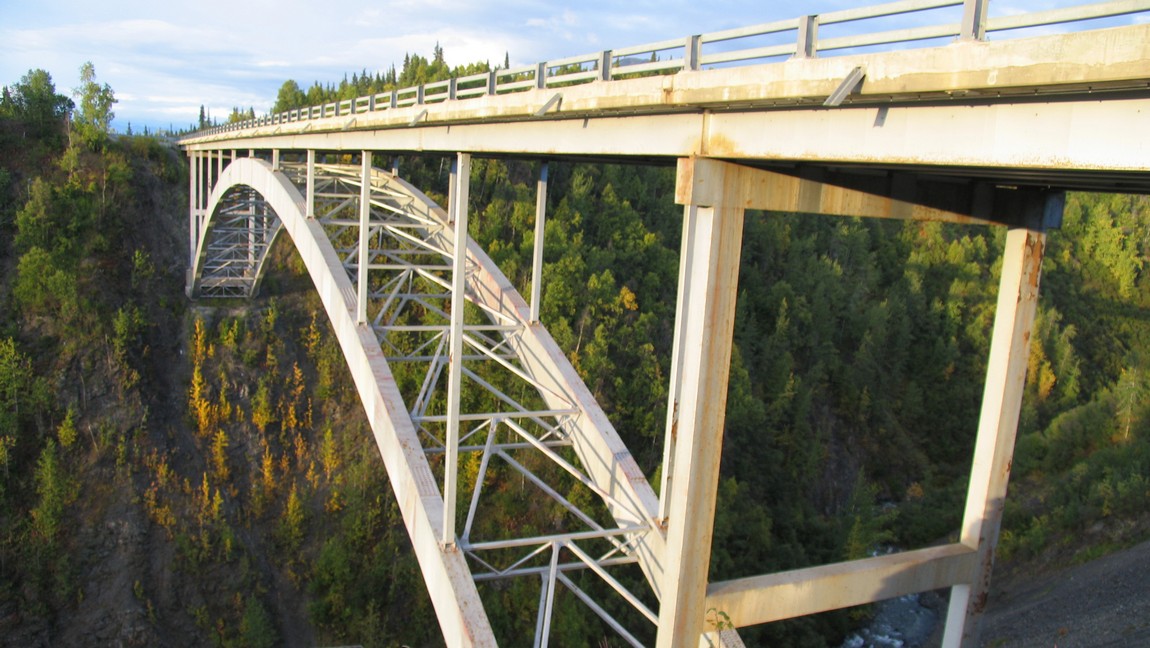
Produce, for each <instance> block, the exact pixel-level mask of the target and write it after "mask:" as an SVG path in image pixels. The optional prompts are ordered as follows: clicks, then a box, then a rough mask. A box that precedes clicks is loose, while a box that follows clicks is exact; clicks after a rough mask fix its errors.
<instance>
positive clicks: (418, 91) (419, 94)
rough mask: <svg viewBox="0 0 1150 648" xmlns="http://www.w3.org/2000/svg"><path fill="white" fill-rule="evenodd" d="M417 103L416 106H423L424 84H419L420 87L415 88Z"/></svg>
mask: <svg viewBox="0 0 1150 648" xmlns="http://www.w3.org/2000/svg"><path fill="white" fill-rule="evenodd" d="M415 103H416V105H419V106H422V105H423V84H422V83H421V84H419V86H418V87H416V88H415Z"/></svg>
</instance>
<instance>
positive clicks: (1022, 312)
mask: <svg viewBox="0 0 1150 648" xmlns="http://www.w3.org/2000/svg"><path fill="white" fill-rule="evenodd" d="M1045 247H1046V234H1045V233H1043V232H1041V231H1036V230H1032V229H1026V228H1021V227H1020V228H1012V229H1010V230H1009V231H1007V234H1006V249H1005V250H1004V252H1003V258H1002V275H1001V278H1000V280H999V288H998V306H997V308H996V310H995V313H994V332H993V335H992V337H991V340H990V357H989V359H988V360H987V369H986V384H985V387H984V391H983V396H982V413H981V415H980V417H979V422H978V437H977V439H976V440H975V445H974V462H973V464H972V466H971V470H970V486H969V489H968V490H967V494H966V513H965V515H964V516H963V520H962V535H961V538H960V542H961V543H962V544H963V545H965V546H967V547H969V548H970V549H972V550H974V551H976V552H977V558H978V560H977V561H976V562H975V563H974V565H973V566H972V570H971V572H970V573H969V574H968V580H967V582H966V583H964V584H961V585H957V586H955V587H953V588H952V589H951V594H950V608H949V611H948V612H947V620H946V632H945V635H944V637H943V646H945V647H947V648H959V647H960V646H961V647H963V648H974V647H975V646H977V645H978V623H977V617H978V616H980V615H981V614H982V611H983V609H984V608H985V607H986V597H987V594H988V593H989V589H990V572H991V567H992V565H993V563H994V548H995V546H996V545H997V544H998V534H999V527H1000V525H1001V523H1002V509H1003V506H1004V504H1005V501H1006V487H1007V484H1008V482H1009V480H1010V466H1011V462H1012V461H1013V457H1014V441H1015V435H1016V433H1017V431H1018V416H1019V412H1020V411H1021V409H1022V392H1023V387H1024V386H1025V384H1026V370H1027V360H1028V359H1029V353H1030V336H1031V331H1032V330H1033V327H1034V315H1035V311H1036V310H1037V304H1038V283H1039V276H1040V274H1041V271H1042V257H1043V253H1044V251H1045Z"/></svg>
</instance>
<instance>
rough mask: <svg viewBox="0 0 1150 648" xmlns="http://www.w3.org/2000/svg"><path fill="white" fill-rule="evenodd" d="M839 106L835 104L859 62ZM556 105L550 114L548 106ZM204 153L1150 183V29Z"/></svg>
mask: <svg viewBox="0 0 1150 648" xmlns="http://www.w3.org/2000/svg"><path fill="white" fill-rule="evenodd" d="M855 68H860V69H861V70H862V72H863V74H864V75H865V76H864V78H863V79H862V81H861V85H859V86H858V87H857V88H856V89H855V91H854V92H853V93H852V94H850V95H849V96H848V97H846V99H845V100H844V101H843V103H842V104H841V105H840V106H838V107H831V108H828V107H825V106H823V103H824V101H825V100H826V99H827V98H828V97H829V96H830V95H831V94H832V93H833V92H834V91H835V90H836V88H837V87H838V86H839V85H840V84H841V83H842V81H843V80H844V79H845V78H847V77H848V75H850V73H851V72H852V71H853V70H854V69H855ZM540 113H542V114H540ZM183 143H184V145H185V146H186V147H187V148H188V149H189V150H219V149H221V148H222V149H227V148H240V149H248V148H263V149H266V148H278V149H304V148H315V149H320V150H346V151H360V150H377V151H395V152H405V151H427V152H442V153H454V152H457V151H469V152H472V153H475V154H480V155H516V156H530V157H564V156H572V157H629V158H646V159H666V160H668V161H669V160H670V159H673V158H680V157H687V156H690V155H705V156H709V157H717V158H723V159H729V160H738V161H742V162H744V163H747V162H751V163H755V164H759V165H764V166H775V167H779V168H788V167H793V166H795V165H800V164H804V165H819V166H824V167H826V166H830V167H834V166H847V167H851V166H864V167H870V168H880V169H900V170H906V169H913V170H914V171H915V173H918V174H922V173H930V174H941V175H944V176H954V177H959V178H968V179H969V178H973V179H990V178H993V179H995V180H997V181H1006V182H1013V183H1017V184H1026V185H1038V186H1056V187H1059V188H1066V189H1097V190H1109V191H1124V192H1150V174H1148V173H1147V172H1148V171H1150V24H1143V25H1134V26H1129V27H1119V28H1113V29H1107V30H1096V31H1090V32H1077V33H1069V34H1059V35H1053V36H1042V37H1037V38H1030V39H1021V40H1014V41H1004V42H958V43H955V44H952V45H949V46H946V47H938V48H931V49H925V50H909V51H894V52H883V53H878V54H867V55H858V56H850V57H836V58H827V59H793V60H790V61H787V62H783V63H775V64H763V65H755V66H750V67H740V68H731V69H716V70H706V71H685V72H680V73H678V74H673V75H665V76H654V77H645V78H638V79H630V80H622V81H611V82H609V83H606V82H603V83H592V84H584V85H577V86H571V87H563V88H546V89H535V90H528V91H524V92H516V93H511V94H502V95H489V96H484V97H480V98H474V99H467V100H457V101H445V102H441V103H435V104H419V105H413V106H409V107H404V108H394V109H390V110H385V111H378V112H363V113H356V114H350V115H342V116H332V117H327V118H322V119H313V120H309V121H294V122H283V123H276V124H269V125H263V126H256V127H254V128H247V129H243V130H233V131H227V132H220V133H215V134H210V135H203V136H196V137H191V138H188V139H186V140H184V142H183Z"/></svg>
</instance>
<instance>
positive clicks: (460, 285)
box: [443, 153, 471, 549]
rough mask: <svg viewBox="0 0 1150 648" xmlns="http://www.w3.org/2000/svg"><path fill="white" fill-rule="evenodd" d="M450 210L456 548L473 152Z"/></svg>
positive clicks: (450, 479) (460, 162)
mask: <svg viewBox="0 0 1150 648" xmlns="http://www.w3.org/2000/svg"><path fill="white" fill-rule="evenodd" d="M452 180H453V182H452V187H451V198H450V199H449V201H448V202H449V203H450V208H451V211H450V212H449V214H448V217H449V220H450V221H451V224H452V227H454V228H455V229H454V233H455V242H454V248H453V251H452V254H453V258H452V269H451V337H450V339H449V340H448V347H449V351H448V352H449V358H448V362H449V364H448V367H447V439H446V445H447V452H446V456H445V458H444V468H443V473H444V477H443V482H444V483H443V547H444V549H454V548H455V502H456V499H457V496H458V490H459V396H460V391H461V388H462V382H463V307H464V304H465V303H466V300H465V295H464V292H465V290H466V289H467V281H466V279H467V277H466V275H465V273H466V271H467V200H468V192H469V190H470V184H471V155H470V154H469V153H459V154H457V157H456V164H455V167H454V173H453V174H452Z"/></svg>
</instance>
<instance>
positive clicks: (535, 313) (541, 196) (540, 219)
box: [531, 162, 550, 323]
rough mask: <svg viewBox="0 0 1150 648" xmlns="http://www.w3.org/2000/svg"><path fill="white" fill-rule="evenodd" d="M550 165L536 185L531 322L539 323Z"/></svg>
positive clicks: (546, 163)
mask: <svg viewBox="0 0 1150 648" xmlns="http://www.w3.org/2000/svg"><path fill="white" fill-rule="evenodd" d="M549 166H550V164H549V163H548V162H544V163H543V164H542V166H540V168H539V182H537V183H536V184H535V252H534V256H533V257H532V260H531V322H532V323H535V322H538V321H539V304H540V301H541V300H542V298H543V232H544V229H545V227H546V219H547V171H548V167H549Z"/></svg>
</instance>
